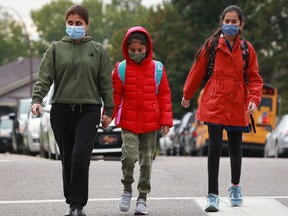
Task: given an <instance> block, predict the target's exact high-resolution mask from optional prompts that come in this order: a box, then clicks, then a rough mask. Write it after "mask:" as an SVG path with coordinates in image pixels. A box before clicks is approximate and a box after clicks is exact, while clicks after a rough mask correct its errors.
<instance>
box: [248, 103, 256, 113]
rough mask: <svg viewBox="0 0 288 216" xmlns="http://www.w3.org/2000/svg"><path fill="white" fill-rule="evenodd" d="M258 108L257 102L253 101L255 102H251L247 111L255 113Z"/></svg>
mask: <svg viewBox="0 0 288 216" xmlns="http://www.w3.org/2000/svg"><path fill="white" fill-rule="evenodd" d="M256 109H257V107H256V104H255V103H253V102H249V104H248V109H247V113H248V114H253V113H254V112H255V111H256Z"/></svg>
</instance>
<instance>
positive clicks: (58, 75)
mask: <svg viewBox="0 0 288 216" xmlns="http://www.w3.org/2000/svg"><path fill="white" fill-rule="evenodd" d="M111 75H112V68H111V62H110V60H109V56H108V54H107V52H106V50H105V48H104V47H103V45H102V44H100V43H97V42H95V41H94V39H93V38H92V37H85V38H83V39H82V40H81V43H80V44H73V43H72V40H71V39H70V38H69V37H67V36H65V37H63V39H62V40H61V41H57V42H54V43H52V44H51V45H50V47H49V48H48V49H47V51H46V53H45V55H44V57H43V59H42V62H41V64H40V69H39V73H38V77H37V80H36V83H35V85H34V91H33V95H32V104H34V103H41V102H42V99H43V98H44V97H45V96H46V94H47V93H48V91H49V89H50V86H51V85H52V84H53V83H54V95H53V98H52V103H62V104H99V105H102V101H103V102H104V107H105V110H106V113H105V114H106V115H108V116H112V113H113V108H114V102H113V88H112V78H111Z"/></svg>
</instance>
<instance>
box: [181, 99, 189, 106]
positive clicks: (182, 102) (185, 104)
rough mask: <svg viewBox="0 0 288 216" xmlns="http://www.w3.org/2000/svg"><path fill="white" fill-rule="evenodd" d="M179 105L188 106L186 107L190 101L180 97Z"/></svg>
mask: <svg viewBox="0 0 288 216" xmlns="http://www.w3.org/2000/svg"><path fill="white" fill-rule="evenodd" d="M181 105H182V106H183V107H184V108H188V107H189V106H190V101H189V100H186V99H185V98H184V97H182V101H181Z"/></svg>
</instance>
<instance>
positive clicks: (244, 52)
mask: <svg viewBox="0 0 288 216" xmlns="http://www.w3.org/2000/svg"><path fill="white" fill-rule="evenodd" d="M240 46H241V52H242V58H243V73H244V79H245V81H246V82H248V79H247V75H246V70H247V68H248V64H249V50H248V44H247V41H246V40H245V39H244V38H242V37H241V38H240Z"/></svg>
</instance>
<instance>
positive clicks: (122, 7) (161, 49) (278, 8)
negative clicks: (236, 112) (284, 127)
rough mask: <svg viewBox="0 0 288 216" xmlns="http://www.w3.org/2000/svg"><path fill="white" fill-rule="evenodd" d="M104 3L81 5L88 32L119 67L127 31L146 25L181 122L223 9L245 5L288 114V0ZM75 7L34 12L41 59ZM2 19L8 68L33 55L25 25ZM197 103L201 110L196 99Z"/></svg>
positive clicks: (0, 44) (249, 35) (56, 3)
mask: <svg viewBox="0 0 288 216" xmlns="http://www.w3.org/2000/svg"><path fill="white" fill-rule="evenodd" d="M104 2H105V1H101V0H83V1H82V2H80V4H82V5H83V6H84V7H85V8H87V9H88V11H89V15H90V21H91V22H90V26H89V30H88V34H89V35H90V36H92V37H93V38H95V40H96V41H99V42H101V43H102V44H104V45H105V47H106V48H107V50H108V52H109V55H110V57H111V62H112V64H113V65H115V63H116V62H117V61H120V60H122V59H123V54H122V47H121V45H122V41H123V38H124V36H125V33H126V31H127V29H128V28H130V27H132V26H135V25H141V26H143V27H145V28H146V29H147V30H148V32H149V33H150V35H151V38H152V41H153V51H154V58H155V59H157V60H160V61H162V62H163V63H164V66H165V68H166V70H167V73H168V79H169V83H170V87H171V90H172V102H173V113H174V117H177V118H180V117H181V116H182V115H183V113H184V112H187V110H185V109H183V108H182V107H181V106H180V101H181V98H182V90H183V85H184V82H185V79H186V77H187V74H188V72H189V70H190V67H191V66H192V64H193V61H194V55H195V53H196V52H197V50H198V49H199V48H200V47H201V46H202V44H203V43H204V41H205V40H206V39H207V37H209V36H210V35H211V34H213V33H214V31H215V30H216V29H217V28H218V27H219V24H220V23H219V17H220V15H221V13H222V11H223V10H224V9H225V8H226V7H227V6H228V5H230V4H236V5H238V6H240V7H241V8H242V9H243V11H244V13H245V15H246V18H247V20H246V22H245V26H244V35H243V36H244V37H245V38H246V39H247V40H249V41H250V42H251V43H252V44H253V46H254V48H255V50H256V52H257V54H258V61H259V68H260V72H261V75H262V77H263V78H264V81H265V82H269V83H272V84H274V85H275V86H276V87H278V88H279V92H280V94H281V96H282V101H283V107H282V111H283V112H288V96H287V95H286V94H285V93H286V92H284V91H285V90H286V89H287V87H288V71H287V70H288V61H286V59H287V58H288V53H287V51H286V50H287V49H288V5H287V1H286V0H262V1H259V0H233V1H227V0H211V1H202V0H181V1H178V0H163V4H162V5H158V6H156V7H153V8H152V7H151V8H146V7H144V6H143V5H142V4H141V0H111V1H110V2H109V3H106V4H105V3H104ZM73 4H74V3H73V2H72V0H53V1H52V2H51V3H49V4H46V5H44V6H43V7H42V8H41V9H39V10H34V11H32V12H31V15H32V19H33V21H34V23H35V24H36V26H37V31H38V33H39V35H40V40H39V41H34V42H33V48H34V54H35V55H39V56H42V54H43V53H44V51H45V49H46V48H47V45H49V44H50V43H51V42H52V41H54V40H59V39H61V38H62V37H63V36H64V35H65V34H66V33H65V19H64V14H65V11H66V10H67V8H69V7H70V6H72V5H73ZM0 12H1V11H0ZM1 16H2V17H1V20H0V26H1V27H2V28H1V29H0V50H1V51H0V63H1V64H3V63H5V62H8V61H9V60H12V59H14V58H16V57H17V56H20V55H24V56H25V55H27V44H25V43H23V41H24V42H25V35H24V34H23V32H24V31H23V30H22V29H21V25H19V23H18V22H17V21H15V20H13V18H12V17H11V16H7V15H5V16H3V14H2V15H1ZM3 26H4V28H3ZM5 27H8V28H5ZM6 29H7V30H6ZM7 32H9V34H7ZM283 89H285V90H283ZM191 105H192V107H196V97H194V98H193V99H192V103H191Z"/></svg>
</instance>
